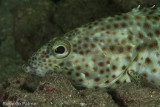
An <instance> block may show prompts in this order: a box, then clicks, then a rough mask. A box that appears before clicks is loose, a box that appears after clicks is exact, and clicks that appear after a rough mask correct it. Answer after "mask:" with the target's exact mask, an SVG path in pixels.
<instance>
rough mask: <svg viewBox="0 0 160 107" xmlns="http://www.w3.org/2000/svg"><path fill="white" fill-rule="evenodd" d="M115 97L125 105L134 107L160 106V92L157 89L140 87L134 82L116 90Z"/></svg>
mask: <svg viewBox="0 0 160 107" xmlns="http://www.w3.org/2000/svg"><path fill="white" fill-rule="evenodd" d="M114 96H115V97H116V98H117V99H119V100H121V101H122V102H123V104H124V105H127V106H131V107H132V106H133V107H140V106H141V107H153V106H158V105H160V92H159V90H157V89H152V88H147V87H142V86H139V85H137V84H135V83H133V82H131V83H127V84H124V85H122V86H120V87H119V88H117V89H116V91H115V92H114Z"/></svg>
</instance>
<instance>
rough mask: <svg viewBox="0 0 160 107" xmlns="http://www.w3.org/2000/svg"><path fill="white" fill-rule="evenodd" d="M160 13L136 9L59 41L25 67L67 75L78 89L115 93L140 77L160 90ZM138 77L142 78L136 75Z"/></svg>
mask: <svg viewBox="0 0 160 107" xmlns="http://www.w3.org/2000/svg"><path fill="white" fill-rule="evenodd" d="M159 20H160V8H143V9H141V10H140V9H139V8H135V9H133V10H132V11H131V12H128V13H124V14H121V15H115V16H112V17H107V18H102V19H99V20H96V21H94V22H92V23H89V24H86V25H83V26H81V27H79V28H76V29H75V30H73V31H71V32H68V33H66V34H65V35H64V36H63V37H54V38H53V39H52V40H50V41H49V42H48V43H47V44H45V45H44V46H43V47H42V48H40V49H39V50H38V51H37V52H35V53H34V54H33V56H32V57H31V58H30V59H29V61H28V63H27V64H25V65H24V66H23V68H24V70H25V71H26V72H31V73H34V74H36V75H38V76H45V74H46V72H49V71H61V72H64V73H65V74H66V75H67V76H68V78H69V80H70V81H71V82H72V83H73V84H74V85H75V86H80V87H86V88H95V89H97V88H103V89H114V88H116V87H117V85H119V84H123V83H126V82H131V80H132V78H135V79H136V76H137V75H142V76H143V77H145V78H146V79H147V80H148V81H150V82H152V83H154V84H155V85H156V86H157V87H158V88H160V82H159V81H160V78H159V77H160V48H159V42H160V28H159V27H160V21H159ZM133 74H136V75H133Z"/></svg>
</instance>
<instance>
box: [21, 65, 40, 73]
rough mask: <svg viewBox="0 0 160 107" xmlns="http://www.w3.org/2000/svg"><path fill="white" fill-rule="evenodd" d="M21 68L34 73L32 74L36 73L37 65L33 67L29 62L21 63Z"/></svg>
mask: <svg viewBox="0 0 160 107" xmlns="http://www.w3.org/2000/svg"><path fill="white" fill-rule="evenodd" d="M22 69H23V70H24V71H25V72H31V73H34V74H36V72H37V67H33V66H31V65H29V64H23V66H22Z"/></svg>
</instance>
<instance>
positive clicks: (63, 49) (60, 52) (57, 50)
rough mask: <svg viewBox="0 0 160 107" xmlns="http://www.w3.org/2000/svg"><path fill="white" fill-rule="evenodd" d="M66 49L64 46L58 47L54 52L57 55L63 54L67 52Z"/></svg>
mask: <svg viewBox="0 0 160 107" xmlns="http://www.w3.org/2000/svg"><path fill="white" fill-rule="evenodd" d="M65 50H66V49H65V47H64V46H58V47H57V48H56V49H55V50H54V51H55V53H56V54H63V53H64V52H65Z"/></svg>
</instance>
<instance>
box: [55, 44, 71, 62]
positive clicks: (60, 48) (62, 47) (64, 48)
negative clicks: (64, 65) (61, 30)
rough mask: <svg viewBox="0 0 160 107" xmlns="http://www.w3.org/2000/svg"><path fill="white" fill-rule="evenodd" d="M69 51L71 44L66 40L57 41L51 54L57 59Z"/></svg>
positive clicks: (66, 54)
mask: <svg viewBox="0 0 160 107" xmlns="http://www.w3.org/2000/svg"><path fill="white" fill-rule="evenodd" d="M70 51H71V46H70V44H69V43H68V42H67V41H57V42H56V43H55V44H54V46H53V48H52V52H53V55H54V56H55V57H56V58H59V59H61V58H64V57H67V56H68V55H69V53H70Z"/></svg>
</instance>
